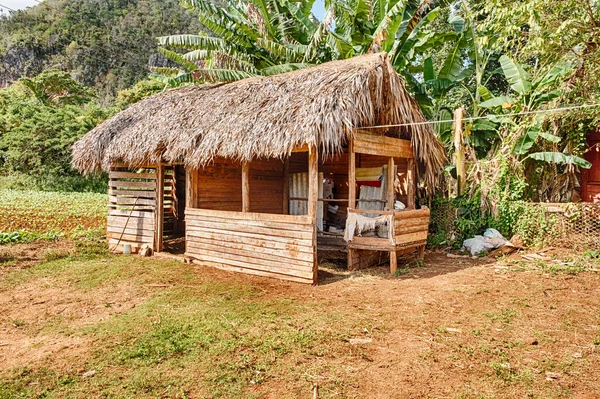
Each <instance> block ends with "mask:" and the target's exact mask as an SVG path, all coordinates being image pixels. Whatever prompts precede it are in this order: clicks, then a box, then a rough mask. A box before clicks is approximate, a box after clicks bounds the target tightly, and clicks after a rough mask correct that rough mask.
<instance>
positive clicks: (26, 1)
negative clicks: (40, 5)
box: [0, 0, 37, 14]
mask: <svg viewBox="0 0 600 399" xmlns="http://www.w3.org/2000/svg"><path fill="white" fill-rule="evenodd" d="M36 4H37V1H35V0H0V9H2V11H0V14H7V13H8V10H7V9H6V8H12V9H13V10H22V9H23V8H26V7H30V6H33V5H36Z"/></svg>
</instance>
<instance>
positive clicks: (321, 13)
mask: <svg viewBox="0 0 600 399" xmlns="http://www.w3.org/2000/svg"><path fill="white" fill-rule="evenodd" d="M0 1H1V0H0ZM32 1H33V0H32ZM312 12H313V14H315V17H317V19H318V20H319V21H322V20H323V18H324V17H325V3H324V0H315V2H314V3H313V8H312Z"/></svg>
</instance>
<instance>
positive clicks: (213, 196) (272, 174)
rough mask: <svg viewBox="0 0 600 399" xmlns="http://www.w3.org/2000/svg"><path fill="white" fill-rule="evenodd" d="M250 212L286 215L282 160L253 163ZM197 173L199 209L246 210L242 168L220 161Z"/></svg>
mask: <svg viewBox="0 0 600 399" xmlns="http://www.w3.org/2000/svg"><path fill="white" fill-rule="evenodd" d="M249 166H250V212H262V213H277V214H281V213H282V212H283V173H284V162H283V161H281V160H278V159H269V160H255V161H252V162H250V165H249ZM190 173H197V186H196V187H195V188H193V190H194V191H195V193H196V195H197V200H196V207H197V208H200V209H213V210H220V211H233V212H241V210H242V165H241V163H239V162H232V161H230V160H226V159H222V158H217V159H216V160H215V161H214V162H213V163H211V164H209V165H207V166H206V167H204V168H202V169H200V170H198V171H192V172H190Z"/></svg>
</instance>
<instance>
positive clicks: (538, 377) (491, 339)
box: [0, 242, 600, 398]
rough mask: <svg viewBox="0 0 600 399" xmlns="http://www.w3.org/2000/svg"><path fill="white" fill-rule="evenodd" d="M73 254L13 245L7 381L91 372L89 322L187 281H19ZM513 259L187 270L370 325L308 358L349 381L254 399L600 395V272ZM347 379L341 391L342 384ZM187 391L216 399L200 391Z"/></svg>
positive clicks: (312, 382)
mask: <svg viewBox="0 0 600 399" xmlns="http://www.w3.org/2000/svg"><path fill="white" fill-rule="evenodd" d="M72 251H73V249H72V245H71V244H70V243H68V242H59V243H54V244H50V243H47V242H45V243H43V244H39V243H34V244H21V245H14V246H10V247H5V248H2V247H0V376H2V373H3V372H4V373H7V374H6V375H8V374H10V372H11V370H15V369H20V368H25V367H26V368H28V369H36V368H38V369H39V368H44V367H46V368H52V369H53V370H62V371H63V372H65V373H68V374H69V373H70V374H79V375H81V374H82V373H84V372H86V371H87V369H86V367H87V366H86V362H87V360H88V359H89V357H90V353H93V352H94V351H96V350H99V348H100V347H101V343H98V342H97V341H96V340H94V339H92V338H90V336H88V335H86V334H81V333H77V331H79V328H80V327H81V326H93V325H95V324H97V323H99V322H102V321H104V320H109V319H111V318H114V317H116V316H118V315H122V314H127V313H128V312H130V311H131V310H132V309H134V308H135V307H136V306H138V305H139V304H141V303H144V302H145V301H147V300H148V298H150V297H152V296H154V295H156V293H157V292H158V291H161V290H166V289H169V288H170V287H172V286H176V285H177V281H176V280H173V281H167V282H165V283H164V284H157V283H152V284H140V283H139V282H138V281H137V280H132V279H130V278H122V279H116V280H115V283H111V284H108V285H102V284H99V285H97V286H91V287H90V289H81V286H80V285H78V284H77V281H75V280H72V279H67V280H65V279H55V278H54V277H53V275H52V274H51V273H48V274H44V273H43V272H39V271H38V272H37V274H36V275H35V278H30V277H28V276H27V275H25V276H24V275H23V273H20V274H18V277H15V270H21V271H23V270H26V269H27V268H29V267H32V265H36V264H40V263H43V262H44V260H45V259H48V253H50V254H51V255H50V258H51V259H54V258H59V257H60V256H62V255H65V256H66V255H67V254H69V253H71V252H72ZM61 254H62V255H61ZM512 259H513V262H511V261H510V259H508V260H502V261H496V260H492V259H487V258H485V259H472V258H469V257H448V256H447V255H446V254H445V253H443V252H428V253H427V254H426V259H425V262H424V265H422V266H416V265H413V267H410V268H405V269H401V274H400V276H398V277H394V276H390V275H388V274H387V270H386V268H385V267H379V268H374V269H370V270H366V271H362V272H355V273H348V272H345V271H343V270H340V269H337V268H328V269H325V270H322V271H321V272H320V279H319V280H320V284H319V285H318V286H314V287H313V286H304V285H300V284H294V283H287V282H280V281H277V280H273V279H266V278H260V277H253V276H245V275H239V274H233V273H228V272H222V271H219V270H214V269H210V268H205V267H201V266H191V265H185V267H187V268H192V272H193V274H194V275H195V276H196V277H195V278H199V279H207V280H213V281H215V282H217V281H218V282H219V283H220V284H230V285H232V286H239V285H247V286H249V287H252V289H255V290H256V291H257V292H259V293H260V298H259V300H260V301H270V300H289V301H292V302H293V303H311V304H314V305H315V306H316V307H320V308H321V309H324V310H327V311H329V312H335V313H336V314H341V315H343V317H344V318H348V317H349V318H352V317H353V315H357V316H360V322H362V321H364V320H369V324H368V325H366V324H365V326H364V327H363V328H361V329H360V330H354V331H353V335H352V336H348V337H344V338H343V339H342V340H341V341H340V342H338V343H337V344H336V345H337V346H335V348H334V347H333V344H332V348H331V349H330V355H329V356H324V357H319V356H315V357H313V358H311V359H310V361H309V362H310V363H311V367H312V370H319V369H320V368H319V366H320V363H321V362H326V363H327V367H328V368H321V369H324V370H327V369H329V370H333V369H335V370H338V369H339V370H341V371H340V372H339V373H338V374H336V375H338V376H339V375H342V376H345V377H344V378H345V379H344V380H343V381H342V382H341V383H340V381H335V382H334V381H332V379H333V377H332V375H327V374H326V373H325V374H322V375H312V374H311V375H310V376H309V377H307V381H308V383H307V384H308V385H307V384H304V385H303V386H302V387H303V388H302V389H303V391H301V392H290V390H292V391H293V390H294V389H299V388H298V386H299V385H297V384H295V383H292V382H289V381H288V382H286V378H284V376H280V377H277V378H272V379H270V380H267V381H265V382H264V383H263V384H262V385H260V386H256V387H253V388H252V389H251V390H250V391H247V392H246V393H245V394H244V395H248V396H247V397H249V395H250V394H249V392H252V394H253V395H255V396H254V397H264V398H278V397H312V395H313V394H314V392H315V390H316V392H318V394H319V397H353V398H446V397H452V398H512V397H540V398H550V397H572V398H600V373H598V371H599V370H600V274H599V273H597V272H594V271H592V272H589V271H581V272H576V273H563V272H555V271H554V270H553V269H544V268H540V267H534V266H532V265H529V264H525V263H521V261H520V259H521V258H520V255H514V256H513V258H512ZM514 260H516V261H514ZM106 262H107V264H106V265H107V266H109V262H110V260H106ZM152 262H163V261H162V260H159V259H154V260H152ZM165 262H166V261H165ZM538 266H539V265H538ZM181 267H184V266H183V265H182V266H181ZM17 278H18V279H20V280H18V281H15V280H14V279H17ZM3 279H4V282H2V280H3ZM357 323H358V322H357ZM334 327H335V326H334ZM65 330H67V331H65ZM68 330H72V333H70V332H69V331H68ZM336 378H339V377H336ZM1 381H2V380H1V379H0V385H1ZM334 383H335V387H338V386H341V387H342V388H331V386H333V385H332V384H334ZM290 387H292V388H290ZM186 394H187V397H203V396H198V395H195V394H194V391H193V389H192V390H191V391H188V392H186ZM0 397H2V389H1V388H0ZM7 397H9V396H7ZM163 397H171V396H170V394H168V393H165V394H164V395H163ZM173 397H174V396H173ZM240 397H245V396H243V395H242V396H240Z"/></svg>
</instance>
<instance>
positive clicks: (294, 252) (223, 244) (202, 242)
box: [188, 236, 313, 267]
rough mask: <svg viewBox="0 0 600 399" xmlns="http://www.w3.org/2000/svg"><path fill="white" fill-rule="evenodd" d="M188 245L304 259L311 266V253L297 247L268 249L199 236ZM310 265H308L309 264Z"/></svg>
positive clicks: (296, 259)
mask: <svg viewBox="0 0 600 399" xmlns="http://www.w3.org/2000/svg"><path fill="white" fill-rule="evenodd" d="M188 246H189V247H190V248H194V247H196V248H200V249H202V248H205V249H214V250H215V251H220V249H219V248H226V250H227V251H231V250H232V249H234V250H235V251H236V253H239V254H241V255H246V256H255V257H257V258H260V259H267V260H272V261H276V262H282V261H284V260H283V259H282V258H286V259H291V260H293V261H297V262H298V263H301V261H306V265H307V267H312V261H313V254H309V253H307V252H300V251H298V249H270V248H264V247H257V246H254V245H249V244H246V243H241V242H231V241H220V240H216V239H214V237H213V238H200V237H197V236H196V237H194V240H193V241H190V242H189V244H188ZM309 265H310V266H309Z"/></svg>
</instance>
